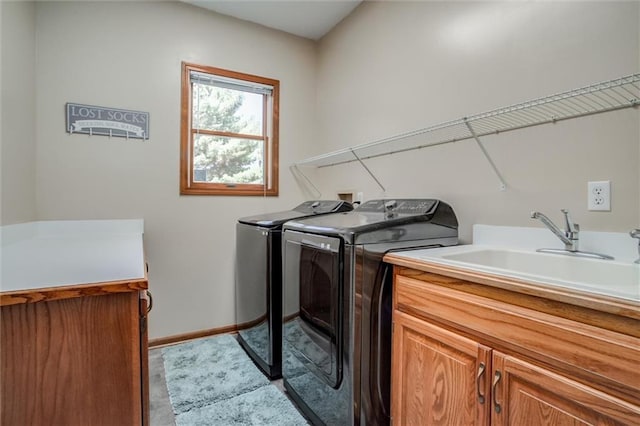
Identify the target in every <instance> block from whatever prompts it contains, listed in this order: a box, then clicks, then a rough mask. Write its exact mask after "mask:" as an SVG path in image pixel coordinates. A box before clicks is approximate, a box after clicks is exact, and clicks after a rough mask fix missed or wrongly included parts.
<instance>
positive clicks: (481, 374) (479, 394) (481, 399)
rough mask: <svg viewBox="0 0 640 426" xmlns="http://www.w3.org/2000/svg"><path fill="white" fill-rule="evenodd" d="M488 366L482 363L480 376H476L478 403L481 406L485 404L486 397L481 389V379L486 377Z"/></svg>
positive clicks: (479, 371) (479, 369)
mask: <svg viewBox="0 0 640 426" xmlns="http://www.w3.org/2000/svg"><path fill="white" fill-rule="evenodd" d="M486 369H487V366H486V365H484V362H481V363H480V367H478V375H477V376H476V390H477V392H478V402H479V403H480V404H484V395H483V394H482V392H481V389H480V378H481V377H482V376H483V375H484V373H485V370H486Z"/></svg>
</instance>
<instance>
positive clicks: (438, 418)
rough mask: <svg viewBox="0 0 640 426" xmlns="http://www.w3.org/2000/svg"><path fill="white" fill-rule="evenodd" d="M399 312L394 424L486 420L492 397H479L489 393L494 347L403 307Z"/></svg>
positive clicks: (395, 341) (395, 339)
mask: <svg viewBox="0 0 640 426" xmlns="http://www.w3.org/2000/svg"><path fill="white" fill-rule="evenodd" d="M394 318H395V323H394V336H393V346H394V348H395V352H394V356H393V360H392V373H391V377H392V382H393V383H392V388H393V389H394V392H393V394H392V398H393V401H392V418H393V419H394V424H396V425H416V426H424V425H487V424H488V419H489V403H488V401H484V400H483V402H482V403H480V402H479V401H478V398H479V395H484V396H486V395H487V394H488V382H487V378H486V376H488V374H489V372H490V365H489V362H490V357H489V354H490V351H489V349H488V348H486V347H483V346H482V345H479V344H478V343H476V342H474V341H472V340H469V339H467V338H465V337H462V336H459V335H456V334H454V333H451V332H449V331H447V330H444V329H442V328H440V327H437V326H435V325H433V324H429V323H427V322H424V321H420V320H417V319H414V318H411V317H410V316H408V315H405V314H402V313H398V312H396V315H395V317H394ZM481 365H482V367H481ZM479 372H480V375H479V374H478V373H479ZM478 375H479V377H478Z"/></svg>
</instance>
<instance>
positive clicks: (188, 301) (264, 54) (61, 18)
mask: <svg viewBox="0 0 640 426" xmlns="http://www.w3.org/2000/svg"><path fill="white" fill-rule="evenodd" d="M37 46H38V67H37V75H36V80H37V86H36V87H37V93H38V105H37V113H38V123H37V124H38V125H37V131H38V135H39V137H38V152H37V168H38V181H37V197H38V212H39V219H92V218H114V219H115V218H138V217H140V218H144V220H145V249H146V255H147V258H148V262H149V266H150V274H149V279H150V289H151V291H152V293H153V296H154V301H155V305H154V311H153V312H152V313H151V316H150V338H155V337H165V336H170V335H176V334H182V333H187V332H193V331H198V330H203V329H209V328H215V327H221V326H227V325H231V324H233V323H234V322H235V318H234V310H235V307H234V262H235V223H236V221H237V219H238V218H239V217H241V216H247V215H251V214H258V213H261V212H267V211H270V212H271V211H277V210H287V209H289V208H291V207H292V206H294V205H296V204H297V203H299V202H301V201H302V200H303V198H304V194H303V193H302V192H301V191H300V189H299V188H298V186H297V185H296V184H295V182H293V180H292V177H291V174H290V172H289V170H288V169H287V165H288V164H290V163H291V162H292V161H293V160H292V159H293V158H299V157H303V156H306V155H309V153H310V150H309V148H308V146H305V141H308V140H309V137H310V135H312V134H313V123H314V116H315V110H314V108H315V102H314V99H315V91H314V87H315V86H314V85H315V66H316V63H315V44H313V43H312V42H310V41H308V40H304V39H301V38H298V37H294V36H289V35H286V34H284V33H281V32H277V31H273V30H269V29H267V28H264V27H260V26H257V25H254V24H250V23H247V22H243V21H239V20H236V19H232V18H227V17H224V16H221V15H217V14H214V13H212V12H209V11H206V10H204V9H199V8H195V7H193V6H190V5H186V4H180V3H169V2H142V3H135V2H60V3H52V2H43V3H38V4H37ZM181 61H189V62H194V63H199V64H206V65H211V66H216V67H220V68H227V69H231V70H234V71H239V72H245V73H250V74H257V75H262V76H265V77H269V78H275V79H279V80H280V84H281V101H280V102H281V103H280V164H281V167H280V196H279V197H270V198H266V199H265V198H262V197H214V196H180V195H179V145H180V139H179V131H180V126H179V118H180V77H181V75H180V63H181ZM66 102H77V103H85V104H90V105H100V106H108V107H116V108H124V109H133V110H140V111H148V112H150V135H151V137H150V140H149V141H147V142H141V141H137V140H129V141H127V140H125V139H120V138H113V139H109V138H107V137H99V136H93V137H89V136H85V135H77V134H76V135H69V134H66V133H65V118H64V105H65V103H66ZM244 266H245V267H251V265H244Z"/></svg>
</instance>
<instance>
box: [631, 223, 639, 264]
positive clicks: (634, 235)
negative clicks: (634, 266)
mask: <svg viewBox="0 0 640 426" xmlns="http://www.w3.org/2000/svg"><path fill="white" fill-rule="evenodd" d="M629 235H631V238H637V239H638V259H637V260H636V261H635V262H634V263H640V229H634V230H632V231H631V232H629Z"/></svg>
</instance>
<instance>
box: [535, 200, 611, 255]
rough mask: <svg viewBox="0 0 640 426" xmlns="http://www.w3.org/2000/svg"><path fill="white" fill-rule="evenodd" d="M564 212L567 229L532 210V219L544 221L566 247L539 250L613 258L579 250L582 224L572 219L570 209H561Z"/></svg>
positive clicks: (541, 250) (542, 251) (540, 250)
mask: <svg viewBox="0 0 640 426" xmlns="http://www.w3.org/2000/svg"><path fill="white" fill-rule="evenodd" d="M560 211H561V212H562V214H564V221H565V227H566V228H565V230H564V231H563V230H562V229H560V228H558V227H557V226H556V224H555V223H553V222H552V221H551V219H549V218H548V217H547V216H545V215H544V214H542V213H540V212H536V211H533V212H531V218H532V219H538V220H540V222H542V223H543V224H544V225H545V226H546V227H547V228H549V230H550V231H551V232H553V233H554V235H555V236H556V237H558V238H560V241H562V242H563V243H564V249H553V248H542V249H538V250H537V251H539V252H541V253H556V254H566V255H570V256H579V257H592V258H596V259H607V260H613V257H612V256H609V255H606V254H600V253H591V252H586V251H580V250H578V243H579V238H578V237H579V235H580V225H578V224H577V223H573V221H572V220H571V216H569V210H567V209H561V210H560Z"/></svg>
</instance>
